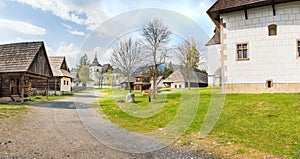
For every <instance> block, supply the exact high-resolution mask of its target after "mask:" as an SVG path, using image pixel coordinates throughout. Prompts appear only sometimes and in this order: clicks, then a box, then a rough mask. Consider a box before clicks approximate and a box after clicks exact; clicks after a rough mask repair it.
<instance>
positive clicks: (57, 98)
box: [31, 94, 73, 101]
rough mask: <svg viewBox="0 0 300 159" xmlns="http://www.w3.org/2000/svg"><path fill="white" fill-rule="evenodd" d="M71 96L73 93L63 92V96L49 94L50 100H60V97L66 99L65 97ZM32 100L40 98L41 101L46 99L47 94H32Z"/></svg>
mask: <svg viewBox="0 0 300 159" xmlns="http://www.w3.org/2000/svg"><path fill="white" fill-rule="evenodd" d="M69 97H73V94H63V95H61V96H59V95H52V96H50V95H49V96H48V100H49V101H52V100H60V99H65V98H69ZM31 100H39V101H46V96H31Z"/></svg>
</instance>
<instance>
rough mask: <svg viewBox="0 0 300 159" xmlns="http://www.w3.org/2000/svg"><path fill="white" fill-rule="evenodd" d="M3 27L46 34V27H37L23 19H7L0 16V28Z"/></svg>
mask: <svg viewBox="0 0 300 159" xmlns="http://www.w3.org/2000/svg"><path fill="white" fill-rule="evenodd" d="M1 27H4V28H7V29H11V30H14V31H17V32H20V33H23V34H29V35H44V34H46V29H44V28H42V27H38V26H35V25H32V24H30V23H27V22H23V21H15V20H9V19H2V18H0V28H1Z"/></svg>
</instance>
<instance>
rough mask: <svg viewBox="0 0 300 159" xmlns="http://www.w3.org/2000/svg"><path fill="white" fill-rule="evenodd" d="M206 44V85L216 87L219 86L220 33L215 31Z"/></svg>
mask: <svg viewBox="0 0 300 159" xmlns="http://www.w3.org/2000/svg"><path fill="white" fill-rule="evenodd" d="M216 32H218V30H215V35H214V36H213V37H212V38H211V39H210V40H209V42H208V43H207V44H206V48H207V53H208V61H207V70H206V71H207V74H208V86H209V87H217V86H221V80H222V79H221V45H220V33H216Z"/></svg>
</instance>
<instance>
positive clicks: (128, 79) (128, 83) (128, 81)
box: [127, 76, 131, 93]
mask: <svg viewBox="0 0 300 159" xmlns="http://www.w3.org/2000/svg"><path fill="white" fill-rule="evenodd" d="M127 85H128V88H129V93H131V86H130V76H128V78H127Z"/></svg>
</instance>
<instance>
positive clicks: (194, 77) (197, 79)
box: [164, 70, 207, 84]
mask: <svg viewBox="0 0 300 159" xmlns="http://www.w3.org/2000/svg"><path fill="white" fill-rule="evenodd" d="M187 81H188V79H187V76H186V73H185V71H182V70H177V71H175V72H173V73H172V74H171V75H170V76H169V77H168V78H166V79H165V80H164V83H173V82H176V83H180V82H187ZM190 82H192V83H203V84H207V74H205V73H201V72H194V71H193V72H191V79H190Z"/></svg>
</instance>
